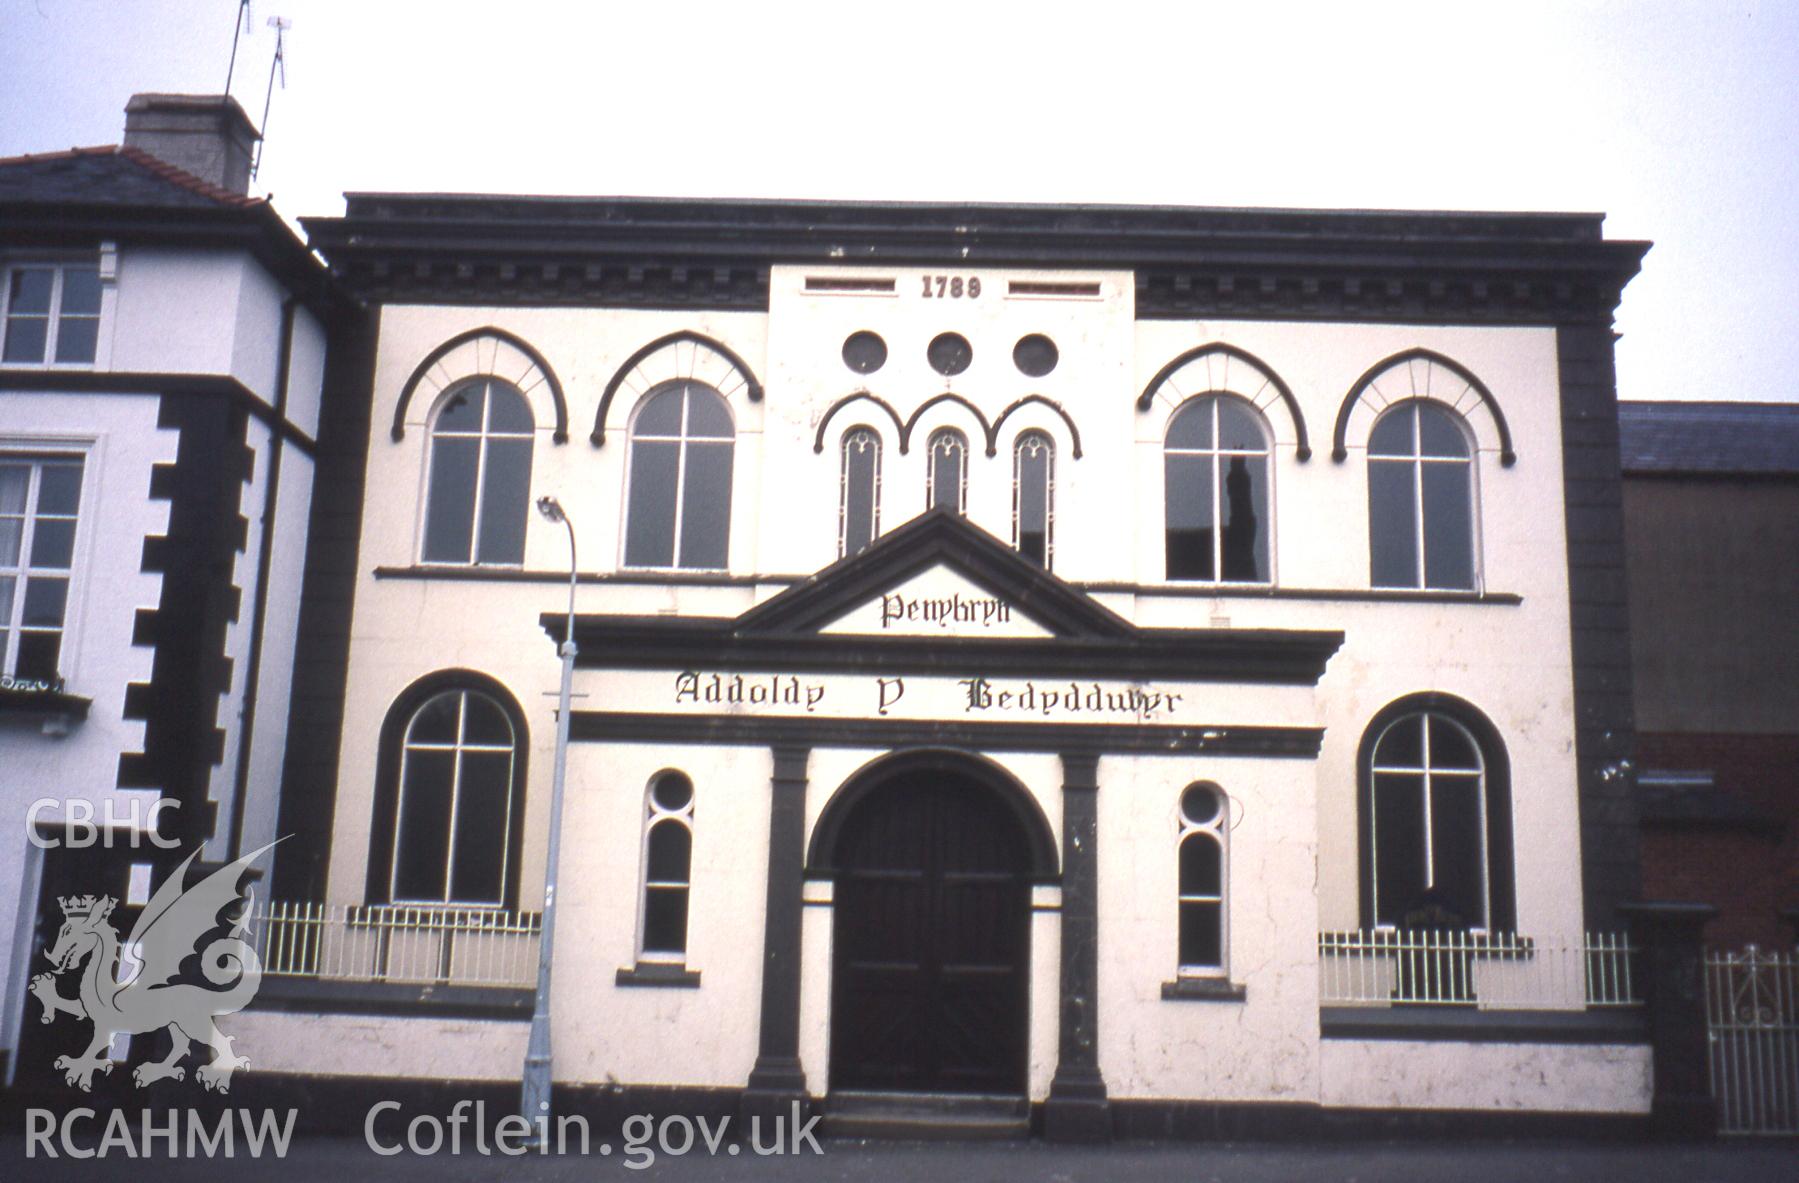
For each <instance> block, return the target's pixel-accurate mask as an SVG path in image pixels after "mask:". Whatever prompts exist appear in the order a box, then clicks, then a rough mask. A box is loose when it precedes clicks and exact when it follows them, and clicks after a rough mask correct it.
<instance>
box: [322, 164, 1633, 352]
mask: <svg viewBox="0 0 1799 1183" xmlns="http://www.w3.org/2000/svg"><path fill="white" fill-rule="evenodd" d="M302 222H303V224H304V225H305V228H306V230H307V233H308V235H309V237H310V239H311V242H312V244H313V246H314V247H315V248H316V249H317V250H319V251H320V252H321V253H322V254H323V255H324V256H325V258H326V259H327V260H328V262H329V263H330V265H331V268H332V271H333V273H334V274H335V275H336V276H337V277H338V278H339V279H340V280H341V281H342V282H344V283H345V284H347V285H348V286H349V287H350V288H351V289H352V290H353V291H355V292H356V293H357V294H358V295H360V296H362V297H363V298H364V299H369V300H375V301H390V302H418V303H443V304H473V303H496V302H500V303H527V304H543V305H579V306H595V307H659V308H704V309H744V310H766V308H767V306H768V274H769V269H770V268H771V267H772V266H776V265H781V264H793V265H806V264H817V265H821V266H822V265H832V266H838V267H841V266H843V265H845V264H862V265H868V266H875V267H879V266H888V267H902V266H933V265H942V266H955V267H958V268H963V269H967V268H970V267H1013V268H1042V269H1065V270H1080V269H1106V270H1131V271H1134V272H1135V273H1136V276H1137V292H1136V296H1137V315H1138V316H1139V317H1142V318H1145V319H1155V318H1177V317H1178V318H1224V319H1228V318H1249V317H1256V318H1268V317H1280V318H1292V319H1320V320H1325V319H1328V320H1342V319H1355V320H1374V321H1392V322H1431V323H1470V324H1489V323H1504V324H1557V323H1572V322H1592V321H1603V322H1607V323H1609V320H1610V317H1611V314H1612V311H1613V310H1614V309H1615V307H1616V305H1617V302H1618V298H1619V295H1620V293H1621V292H1622V290H1623V287H1624V285H1625V283H1627V282H1628V281H1629V279H1630V277H1631V276H1632V275H1634V274H1635V273H1636V271H1637V269H1638V267H1639V265H1640V262H1641V260H1642V257H1643V254H1644V253H1645V252H1646V251H1647V250H1648V246H1649V244H1647V243H1642V242H1622V241H1612V242H1608V241H1606V240H1605V239H1604V237H1603V231H1602V222H1603V219H1602V217H1601V216H1600V215H1598V214H1505V213H1436V212H1407V211H1388V212H1378V211H1374V212H1367V211H1323V210H1229V209H1176V208H1168V207H1150V206H1092V207H1076V206H981V205H941V206H939V205H908V204H897V203H886V204H876V203H849V202H844V203H835V202H742V201H710V202H702V201H682V200H660V199H573V198H570V199H558V198H528V197H459V196H443V195H430V194H376V195H363V194H353V195H351V197H350V201H349V213H348V215H347V216H345V217H342V218H306V219H302Z"/></svg>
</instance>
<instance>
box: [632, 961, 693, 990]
mask: <svg viewBox="0 0 1799 1183" xmlns="http://www.w3.org/2000/svg"><path fill="white" fill-rule="evenodd" d="M613 982H614V984H615V985H619V986H651V987H659V988H662V989H676V990H697V989H699V988H700V971H699V970H697V969H688V968H687V967H686V966H685V965H679V964H676V963H672V962H662V961H639V962H638V963H637V964H636V965H634V966H631V967H629V968H623V969H620V970H619V971H618V975H617V976H616V977H615V978H614V979H613Z"/></svg>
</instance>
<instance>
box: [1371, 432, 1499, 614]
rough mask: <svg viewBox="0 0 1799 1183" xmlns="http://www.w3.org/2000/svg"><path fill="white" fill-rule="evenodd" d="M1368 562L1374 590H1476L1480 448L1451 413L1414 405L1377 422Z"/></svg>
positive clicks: (1372, 447) (1372, 434)
mask: <svg viewBox="0 0 1799 1183" xmlns="http://www.w3.org/2000/svg"><path fill="white" fill-rule="evenodd" d="M1368 556H1369V572H1370V579H1371V580H1372V582H1373V585H1374V586H1375V587H1410V588H1438V589H1445V590H1460V591H1472V590H1473V589H1474V585H1475V562H1474V461H1473V449H1472V448H1471V447H1470V445H1469V442H1468V432H1467V429H1466V427H1465V426H1464V425H1463V423H1462V420H1461V417H1460V416H1458V415H1457V414H1456V413H1455V412H1454V411H1451V410H1450V409H1449V408H1447V407H1445V406H1442V405H1441V404H1439V403H1434V402H1430V401H1427V400H1425V399H1411V400H1409V401H1407V402H1404V403H1401V404H1400V405H1399V406H1397V407H1394V408H1392V409H1390V410H1389V411H1387V413H1386V414H1384V415H1382V416H1381V418H1380V420H1379V421H1378V422H1377V423H1375V425H1374V430H1373V431H1372V432H1371V433H1370V434H1369V436H1368Z"/></svg>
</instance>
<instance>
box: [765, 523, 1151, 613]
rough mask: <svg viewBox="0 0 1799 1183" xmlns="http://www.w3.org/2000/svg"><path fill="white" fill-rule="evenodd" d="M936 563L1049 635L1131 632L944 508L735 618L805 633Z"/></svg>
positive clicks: (1088, 599) (889, 533) (1103, 609)
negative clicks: (1007, 604)
mask: <svg viewBox="0 0 1799 1183" xmlns="http://www.w3.org/2000/svg"><path fill="white" fill-rule="evenodd" d="M938 564H943V565H945V566H947V567H949V568H950V569H951V570H953V571H955V572H956V573H958V574H960V575H962V576H964V577H965V578H967V579H968V580H969V581H970V582H972V583H974V584H975V585H977V586H979V587H981V588H983V589H985V590H986V591H987V593H988V594H989V595H994V596H998V597H1001V598H1003V599H1006V600H1009V601H1010V602H1011V603H1012V604H1013V605H1015V606H1016V607H1017V608H1018V610H1019V611H1021V612H1023V613H1024V614H1025V615H1026V616H1028V617H1029V618H1031V619H1032V620H1035V621H1037V622H1038V623H1039V624H1041V625H1042V626H1043V627H1044V628H1046V629H1048V630H1049V631H1051V632H1053V633H1057V634H1059V635H1064V636H1080V637H1129V636H1133V635H1135V634H1136V632H1137V630H1136V627H1135V626H1134V625H1132V624H1131V623H1130V622H1129V621H1127V620H1125V619H1124V618H1123V617H1122V616H1119V615H1118V614H1117V613H1115V612H1113V611H1111V610H1110V609H1109V608H1106V607H1105V606H1104V605H1102V604H1099V603H1097V602H1095V601H1094V600H1093V599H1092V598H1091V597H1090V596H1086V595H1083V594H1082V593H1080V592H1078V591H1076V590H1075V589H1074V588H1072V587H1070V586H1069V585H1068V584H1067V583H1066V582H1064V581H1063V580H1061V579H1058V578H1057V577H1056V576H1054V575H1052V574H1051V573H1049V572H1048V571H1045V570H1044V569H1043V568H1042V567H1039V566H1037V565H1036V564H1035V563H1033V562H1031V561H1030V560H1028V559H1025V558H1023V557H1022V556H1020V555H1019V554H1018V552H1017V551H1015V550H1013V549H1012V548H1011V547H1010V546H1008V545H1007V544H1006V543H1004V542H1002V541H1000V540H999V539H998V538H995V537H994V536H993V535H991V534H989V533H987V532H986V531H985V530H983V529H981V528H980V527H979V526H976V525H974V524H973V523H971V522H969V521H968V520H967V519H966V518H964V517H962V516H961V515H960V514H957V513H952V512H950V511H949V510H947V509H943V508H938V509H931V510H927V511H926V512H924V513H922V514H919V515H918V516H917V517H915V518H913V519H912V520H911V521H909V522H906V523H905V524H904V525H901V526H899V527H898V528H896V529H893V530H889V531H887V533H885V534H883V535H881V536H880V537H879V538H877V539H875V541H874V543H873V545H871V546H869V547H867V548H865V549H864V550H862V551H861V552H860V553H858V554H854V555H850V556H847V557H845V558H842V559H839V560H837V561H836V562H835V563H832V564H831V565H830V566H828V567H826V568H824V569H823V570H821V571H819V572H818V573H816V574H814V575H811V576H809V577H808V578H807V579H806V580H805V581H804V582H803V583H801V584H799V585H798V586H796V587H791V588H788V589H787V590H786V591H784V592H782V593H781V594H779V595H777V596H775V597H773V598H772V599H769V600H766V601H764V602H763V603H761V604H758V605H757V606H756V607H754V608H751V609H750V610H749V611H747V612H745V613H744V614H743V615H741V616H739V617H738V618H737V620H736V623H735V626H734V627H735V628H736V629H737V630H738V631H740V632H750V633H770V634H773V633H779V634H796V633H807V632H811V631H814V630H817V629H819V628H822V627H824V626H825V625H827V624H830V623H831V622H832V621H834V620H836V619H837V618H838V617H839V616H842V615H843V614H844V613H845V612H848V611H849V610H850V609H852V608H854V607H856V606H857V605H858V604H861V603H864V602H866V601H868V600H870V599H872V598H874V597H875V596H878V595H880V594H881V593H882V592H885V591H887V590H888V589H889V588H891V587H892V586H894V585H895V584H898V583H902V582H904V581H905V580H907V579H910V578H911V577H912V576H914V575H917V574H920V573H921V572H923V571H926V570H928V569H930V568H931V567H934V566H936V565H938Z"/></svg>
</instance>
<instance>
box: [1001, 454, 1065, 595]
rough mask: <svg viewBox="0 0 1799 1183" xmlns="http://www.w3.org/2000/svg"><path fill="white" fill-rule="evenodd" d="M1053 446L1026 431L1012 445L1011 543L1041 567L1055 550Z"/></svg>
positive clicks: (1020, 552) (1046, 566)
mask: <svg viewBox="0 0 1799 1183" xmlns="http://www.w3.org/2000/svg"><path fill="white" fill-rule="evenodd" d="M1055 499H1056V445H1055V444H1054V443H1053V442H1052V441H1051V440H1050V438H1049V436H1047V435H1045V434H1043V433H1042V432H1041V431H1027V432H1025V433H1024V434H1023V435H1021V436H1019V437H1018V443H1016V444H1015V445H1013V447H1012V545H1013V546H1015V547H1017V548H1018V553H1019V554H1021V555H1023V556H1024V557H1025V558H1027V559H1029V560H1031V562H1033V563H1035V564H1037V565H1038V566H1039V567H1042V568H1044V569H1045V570H1048V569H1049V566H1050V559H1051V558H1052V556H1053V555H1054V552H1055V532H1054V531H1055V523H1056V512H1055V510H1056V501H1055Z"/></svg>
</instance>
